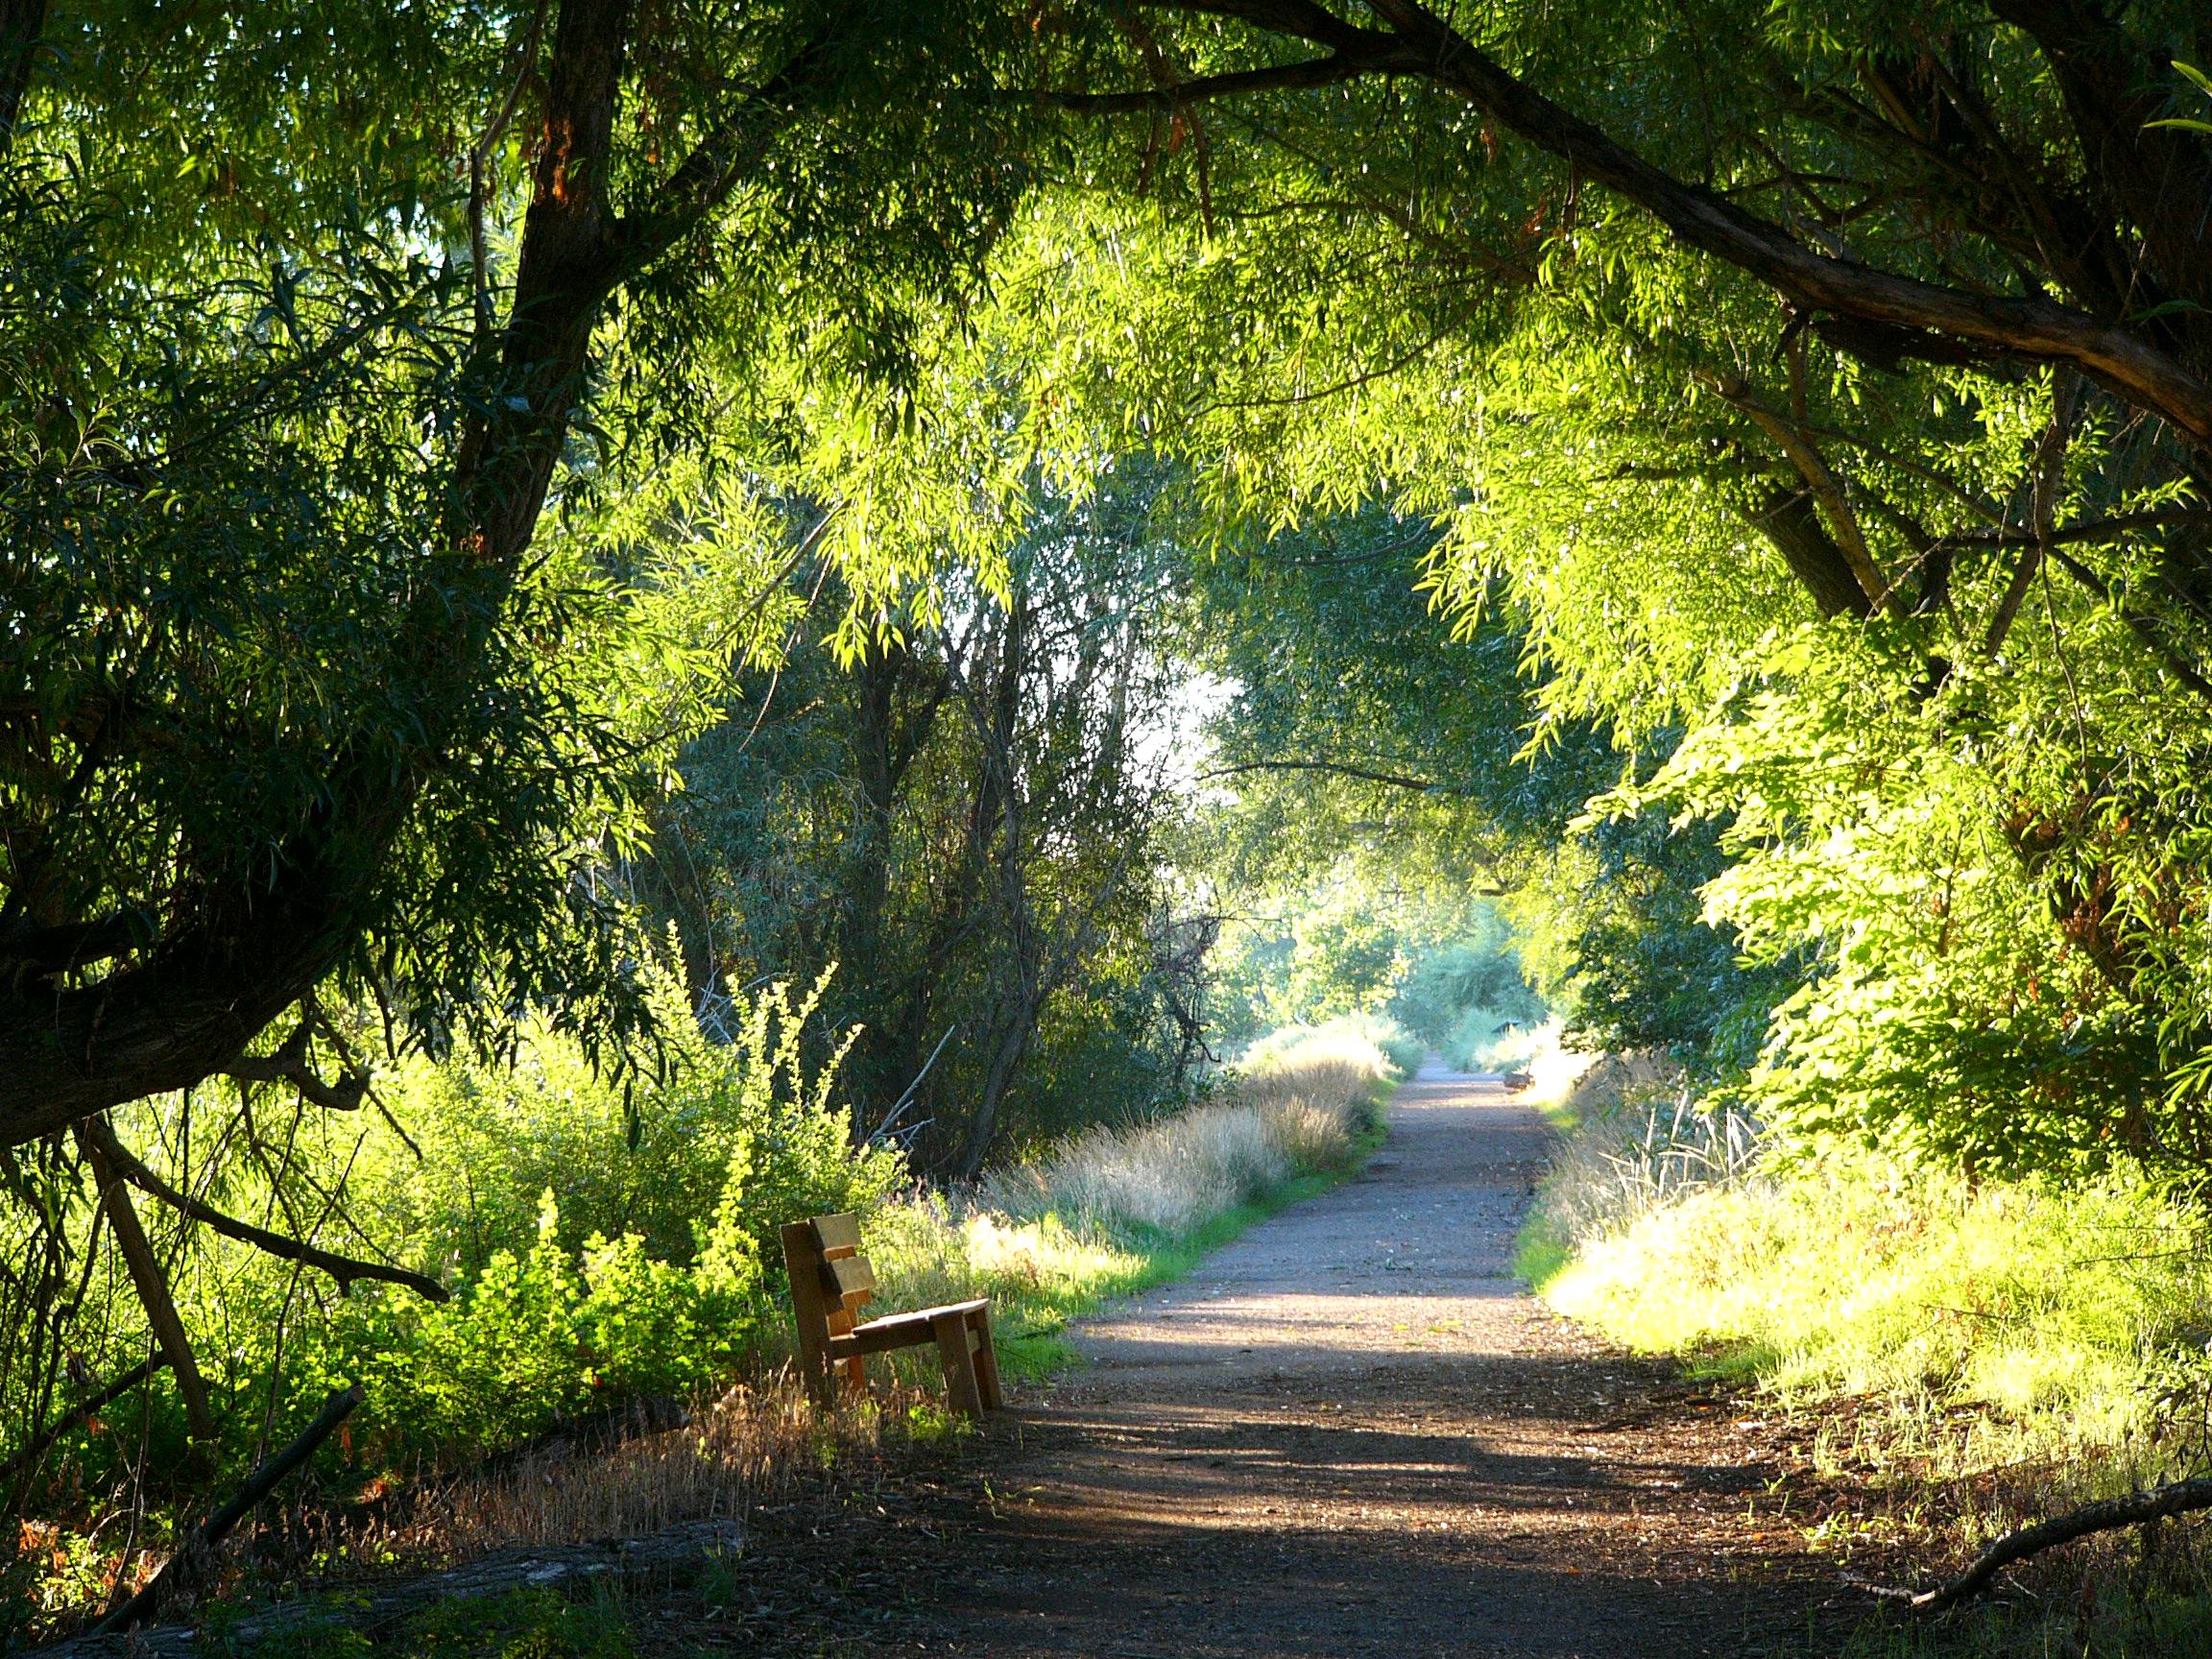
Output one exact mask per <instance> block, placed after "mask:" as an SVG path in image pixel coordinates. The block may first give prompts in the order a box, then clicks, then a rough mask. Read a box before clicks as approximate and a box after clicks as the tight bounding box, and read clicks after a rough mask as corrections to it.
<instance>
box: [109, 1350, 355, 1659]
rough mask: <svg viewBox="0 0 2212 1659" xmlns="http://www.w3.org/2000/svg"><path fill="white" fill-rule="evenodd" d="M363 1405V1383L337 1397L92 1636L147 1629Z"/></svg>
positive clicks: (341, 1391)
mask: <svg viewBox="0 0 2212 1659" xmlns="http://www.w3.org/2000/svg"><path fill="white" fill-rule="evenodd" d="M360 1404H361V1384H360V1383H354V1384H353V1386H352V1387H350V1388H342V1389H340V1390H339V1391H338V1392H337V1393H335V1394H333V1395H331V1396H330V1398H329V1399H328V1400H327V1401H326V1402H325V1404H324V1407H323V1409H322V1411H321V1412H319V1413H318V1414H317V1415H316V1418H315V1421H314V1422H312V1423H310V1424H308V1425H307V1427H306V1428H304V1429H302V1430H301V1431H300V1433H299V1436H298V1437H297V1438H296V1439H294V1440H293V1441H292V1443H291V1444H290V1445H288V1446H286V1447H285V1448H284V1449H283V1450H282V1451H281V1452H279V1453H277V1454H276V1456H274V1457H272V1458H270V1459H269V1461H268V1462H266V1463H264V1464H262V1465H261V1467H260V1468H258V1469H256V1470H254V1471H253V1473H252V1474H251V1475H249V1476H247V1477H246V1484H245V1485H243V1486H241V1487H239V1488H238V1490H237V1492H236V1493H235V1494H234V1495H233V1496H232V1497H231V1499H230V1501H229V1502H228V1503H226V1504H224V1505H223V1507H222V1508H220V1509H218V1510H216V1511H215V1513H214V1514H212V1515H210V1516H208V1517H207V1519H206V1520H205V1521H204V1522H203V1523H202V1524H201V1526H200V1529H199V1530H198V1531H196V1532H194V1533H193V1534H192V1536H191V1537H190V1538H188V1539H186V1540H185V1541H184V1543H183V1545H182V1546H181V1547H180V1549H179V1550H178V1551H177V1552H176V1553H175V1554H174V1555H172V1556H170V1557H169V1559H168V1560H167V1561H165V1562H164V1563H162V1567H161V1571H160V1572H158V1573H156V1574H155V1575H154V1576H153V1577H152V1578H150V1579H148V1580H147V1581H146V1584H145V1586H144V1587H143V1588H142V1589H140V1590H139V1592H138V1593H137V1594H136V1595H135V1596H132V1598H131V1599H129V1600H128V1601H126V1602H124V1603H123V1605H122V1606H120V1607H118V1608H116V1609H115V1610H114V1611H113V1612H112V1613H110V1614H108V1617H107V1618H105V1619H103V1620H101V1621H100V1623H97V1624H95V1625H93V1626H92V1629H91V1632H90V1634H92V1635H94V1636H111V1635H114V1634H116V1633H117V1632H119V1631H124V1630H129V1629H132V1627H134V1626H136V1625H139V1624H143V1623H146V1621H147V1620H149V1619H151V1618H152V1617H153V1616H154V1614H155V1613H156V1610H158V1609H159V1607H160V1605H161V1603H162V1602H163V1601H164V1600H165V1599H167V1598H168V1597H169V1596H170V1594H171V1593H172V1592H173V1591H175V1589H176V1588H177V1586H178V1584H179V1583H180V1581H181V1580H182V1579H183V1578H184V1576H185V1575H187V1574H188V1573H189V1572H190V1571H191V1570H192V1568H193V1566H194V1565H196V1564H197V1562H198V1561H199V1560H200V1559H201V1558H203V1557H204V1556H205V1555H206V1554H207V1553H208V1552H209V1551H213V1550H214V1549H215V1548H216V1546H218V1545H219V1544H221V1543H222V1542H223V1540H224V1539H226V1538H228V1536H229V1535H230V1530H231V1528H232V1527H236V1526H237V1525H238V1523H239V1522H240V1521H242V1520H244V1519H245V1518H246V1516H247V1515H248V1514H250V1513H251V1512H252V1508H253V1505H254V1504H256V1503H260V1502H261V1500H262V1499H264V1498H266V1497H268V1496H269V1494H270V1493H271V1492H273V1491H275V1490H276V1485H277V1482H278V1481H280V1480H282V1479H284V1477H285V1476H287V1475H289V1474H291V1473H292V1471H293V1470H295V1469H297V1468H299V1467H300V1465H301V1464H302V1463H304V1462H306V1461H307V1459H308V1458H309V1457H311V1456H313V1455H315V1449H316V1448H317V1447H318V1446H320V1445H322V1444H323V1442H324V1441H325V1440H327V1439H329V1438H330V1435H331V1433H332V1431H335V1430H336V1429H337V1427H338V1425H339V1424H341V1423H343V1422H345V1421H346V1419H347V1418H348V1417H349V1416H351V1415H352V1414H353V1407H356V1406H358V1405H360Z"/></svg>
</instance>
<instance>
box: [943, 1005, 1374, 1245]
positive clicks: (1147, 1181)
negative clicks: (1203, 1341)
mask: <svg viewBox="0 0 2212 1659" xmlns="http://www.w3.org/2000/svg"><path fill="white" fill-rule="evenodd" d="M1390 1074H1391V1069H1390V1066H1389V1062H1388V1060H1387V1059H1386V1058H1385V1057H1384V1056H1383V1054H1382V1052H1381V1051H1380V1050H1379V1049H1377V1048H1375V1047H1374V1046H1373V1045H1372V1044H1365V1045H1358V1044H1354V1043H1352V1042H1351V1041H1349V1040H1348V1039H1347V1038H1345V1037H1344V1036H1342V1035H1341V1034H1338V1035H1335V1036H1333V1037H1331V1038H1329V1039H1326V1040H1321V1041H1316V1042H1314V1043H1311V1044H1309V1045H1306V1046H1300V1047H1292V1048H1289V1049H1286V1050H1277V1051H1271V1052H1269V1053H1268V1054H1267V1055H1266V1056H1265V1057H1264V1059H1263V1060H1262V1061H1261V1062H1259V1063H1257V1064H1255V1065H1253V1066H1252V1067H1251V1068H1250V1069H1248V1070H1238V1071H1237V1072H1235V1073H1233V1074H1231V1076H1230V1078H1229V1080H1228V1082H1227V1084H1226V1085H1225V1086H1224V1088H1223V1090H1222V1094H1221V1098H1219V1099H1217V1100H1214V1101H1211V1102H1209V1103H1207V1104H1204V1105H1200V1106H1194V1107H1192V1108H1190V1110H1188V1111H1184V1112H1179V1113H1177V1114H1176V1115H1175V1116H1174V1117H1172V1118H1160V1119H1158V1120H1157V1121H1154V1122H1150V1123H1141V1124H1137V1125H1134V1126H1132V1127H1128V1128H1119V1129H1116V1128H1107V1127H1103V1126H1102V1127H1098V1128H1094V1129H1091V1130H1088V1131H1086V1132H1085V1133H1084V1134H1082V1135H1079V1136H1077V1137H1076V1138H1075V1139H1074V1140H1073V1141H1071V1142H1065V1143H1064V1144H1062V1145H1060V1146H1056V1147H1054V1148H1052V1149H1051V1150H1050V1151H1049V1152H1047V1153H1046V1155H1045V1156H1043V1157H1041V1158H1037V1159H1033V1160H1031V1161H1029V1162H1027V1163H1024V1164H1021V1165H1018V1166H1014V1167H1012V1168H1010V1169H1004V1170H1000V1171H998V1173H996V1174H994V1175H992V1176H990V1177H989V1178H987V1179H986V1180H985V1181H984V1183H983V1184H982V1186H981V1188H980V1189H979V1190H977V1193H976V1202H977V1204H978V1206H979V1207H980V1208H981V1209H983V1210H985V1211H989V1212H995V1213H997V1214H999V1215H1002V1216H1005V1217H1008V1218H1010V1219H1013V1220H1015V1221H1028V1222H1037V1221H1042V1220H1044V1219H1046V1218H1047V1217H1056V1218H1057V1219H1058V1220H1059V1221H1060V1222H1061V1223H1063V1224H1064V1225H1065V1226H1066V1227H1067V1228H1069V1229H1070V1231H1072V1232H1073V1233H1075V1234H1077V1235H1078V1236H1083V1237H1092V1238H1105V1239H1109V1240H1116V1241H1128V1240H1131V1239H1146V1238H1187V1237H1189V1236H1190V1234H1192V1233H1195V1232H1196V1231H1197V1230H1198V1229H1199V1228H1201V1227H1203V1226H1204V1225H1205V1224H1206V1223H1207V1222H1209V1221H1211V1220H1212V1219H1213V1218H1214V1216H1216V1215H1220V1214H1224V1213H1226V1212H1228V1211H1232V1210H1235V1209H1238V1207H1240V1206H1242V1205H1247V1204H1253V1203H1257V1202H1259V1201H1261V1200H1262V1199H1264V1198H1266V1197H1267V1196H1268V1195H1269V1194H1271V1193H1273V1192H1275V1191H1277V1190H1280V1189H1282V1188H1283V1187H1285V1186H1286V1185H1288V1184H1289V1182H1290V1181H1291V1180H1292V1179H1293V1178H1295V1177H1297V1176H1299V1175H1304V1174H1312V1173H1319V1172H1324V1171H1331V1170H1336V1169H1341V1168H1343V1167H1345V1166H1347V1165H1348V1164H1349V1163H1350V1161H1351V1159H1352V1156H1353V1151H1354V1147H1355V1145H1356V1144H1357V1142H1358V1137H1359V1136H1360V1135H1361V1134H1362V1133H1364V1132H1365V1131H1366V1130H1367V1129H1368V1128H1370V1127H1372V1125H1373V1123H1374V1121H1375V1119H1374V1106H1373V1100H1374V1090H1375V1085H1376V1083H1377V1082H1378V1081H1379V1080H1380V1079H1382V1078H1383V1077H1385V1076H1388V1075H1390Z"/></svg>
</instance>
